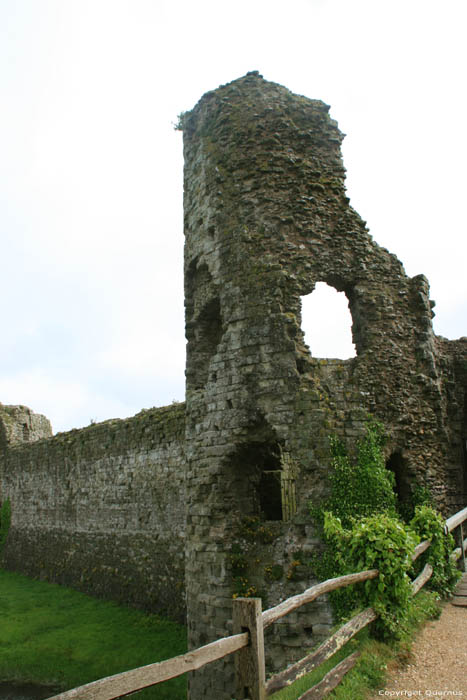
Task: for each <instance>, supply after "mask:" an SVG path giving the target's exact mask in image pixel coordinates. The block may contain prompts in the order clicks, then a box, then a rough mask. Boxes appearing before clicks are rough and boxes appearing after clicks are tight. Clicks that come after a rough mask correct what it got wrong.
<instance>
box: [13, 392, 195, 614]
mask: <svg viewBox="0 0 467 700" xmlns="http://www.w3.org/2000/svg"><path fill="white" fill-rule="evenodd" d="M184 433H185V405H184V404H174V405H173V406H169V407H166V408H158V409H151V410H147V411H142V412H141V413H139V414H137V415H136V416H135V417H134V418H130V419H127V420H112V421H107V422H104V423H99V424H96V425H91V426H89V427H87V428H84V429H82V430H72V431H71V432H67V433H61V434H58V435H57V436H55V437H53V438H50V439H43V440H39V441H37V442H34V443H27V444H17V445H13V446H11V447H10V448H9V449H7V450H5V452H4V456H3V463H2V465H1V486H0V489H1V491H0V493H1V498H2V500H3V499H5V498H9V499H10V501H11V508H12V523H11V529H10V533H9V536H8V541H7V545H6V548H5V553H4V563H5V566H6V567H7V568H9V569H12V570H15V571H20V572H22V573H25V574H27V575H29V576H34V577H39V578H41V579H45V580H49V581H53V582H56V583H61V584H66V585H69V586H72V587H74V588H78V589H79V590H82V591H85V592H87V593H91V594H94V595H98V596H101V597H104V598H112V599H114V600H118V601H120V602H124V603H129V604H133V605H137V606H140V607H142V608H145V609H147V610H150V611H154V612H162V613H164V614H165V615H168V616H170V617H172V618H174V619H177V620H183V619H184V617H185V602H184V589H185V585H184V578H185V574H184V566H185V564H184V534H185V484H184Z"/></svg>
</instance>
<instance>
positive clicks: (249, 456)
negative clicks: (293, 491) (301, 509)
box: [230, 442, 282, 520]
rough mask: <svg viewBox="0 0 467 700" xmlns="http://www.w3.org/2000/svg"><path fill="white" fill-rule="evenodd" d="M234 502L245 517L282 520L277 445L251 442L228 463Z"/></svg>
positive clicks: (280, 468) (242, 447)
mask: <svg viewBox="0 0 467 700" xmlns="http://www.w3.org/2000/svg"><path fill="white" fill-rule="evenodd" d="M230 463H231V466H232V468H233V470H234V474H233V476H234V484H233V488H234V491H235V494H236V495H235V498H236V500H237V505H238V507H239V509H240V511H241V512H242V513H243V514H244V515H259V516H260V517H262V518H263V519H264V520H282V495H281V470H282V466H281V460H280V450H279V445H278V444H277V443H271V442H265V443H263V442H250V443H248V444H245V445H242V446H241V447H239V449H238V450H237V451H236V453H235V454H234V455H233V456H232V458H231V460H230Z"/></svg>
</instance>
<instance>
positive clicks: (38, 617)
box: [0, 570, 186, 700]
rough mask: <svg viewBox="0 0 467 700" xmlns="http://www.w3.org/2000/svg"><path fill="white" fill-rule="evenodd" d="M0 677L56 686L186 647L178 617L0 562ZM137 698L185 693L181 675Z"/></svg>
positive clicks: (169, 698) (165, 699)
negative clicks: (163, 616) (148, 611)
mask: <svg viewBox="0 0 467 700" xmlns="http://www.w3.org/2000/svg"><path fill="white" fill-rule="evenodd" d="M0 620H1V625H0V681H25V682H27V681H31V682H34V683H38V684H45V685H53V686H58V687H60V688H61V689H62V690H65V689H68V688H73V687H75V686H78V685H82V684H84V683H89V682H90V681H93V680H97V679H99V678H103V677H105V676H110V675H113V674H115V673H120V672H122V671H126V670H129V669H132V668H137V667H138V666H144V665H146V664H150V663H154V662H156V661H161V660H162V659H167V658H171V657H172V656H177V655H178V654H183V653H184V652H185V651H186V630H185V628H184V627H182V626H181V625H177V624H176V623H174V622H170V621H168V620H164V619H161V618H160V617H157V616H155V615H148V614H145V613H143V612H141V611H139V610H135V609H133V608H126V607H122V606H119V605H117V604H115V603H112V602H109V601H102V600H97V599H95V598H91V597H89V596H87V595H84V594H83V593H79V592H77V591H74V590H72V589H71V588H65V587H63V586H58V585H55V584H50V583H44V582H41V581H35V580H32V579H29V578H26V577H25V576H21V575H19V574H15V573H11V572H9V571H2V570H0ZM136 697H138V698H144V699H146V698H148V699H149V698H154V700H156V699H157V700H179V699H180V700H185V698H186V677H183V676H182V677H180V678H175V679H173V680H172V681H168V682H166V683H163V684H161V685H159V686H154V687H153V688H148V689H146V690H143V691H140V692H139V693H138V694H137V695H136Z"/></svg>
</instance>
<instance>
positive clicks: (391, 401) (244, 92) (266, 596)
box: [0, 73, 467, 700]
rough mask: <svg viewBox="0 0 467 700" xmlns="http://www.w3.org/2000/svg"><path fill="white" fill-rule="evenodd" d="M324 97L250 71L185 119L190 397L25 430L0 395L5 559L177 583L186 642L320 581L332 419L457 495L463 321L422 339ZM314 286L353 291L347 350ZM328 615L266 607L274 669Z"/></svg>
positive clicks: (400, 469)
mask: <svg viewBox="0 0 467 700" xmlns="http://www.w3.org/2000/svg"><path fill="white" fill-rule="evenodd" d="M328 111H329V108H328V107H327V105H325V104H323V103H322V102H320V101H317V100H309V99H307V98H305V97H302V96H299V95H294V94H292V93H291V92H289V91H288V90H287V89H286V88H284V87H282V86H280V85H276V84H274V83H271V82H268V81H265V80H264V79H263V78H262V77H261V76H260V75H259V74H258V73H250V74H247V75H246V76H245V77H243V78H240V79H239V80H236V81H234V82H232V83H229V84H228V85H224V86H221V87H220V88H219V89H217V90H215V91H212V92H209V93H207V94H206V95H204V96H203V97H202V98H201V100H200V101H199V103H198V104H197V105H196V106H195V107H194V109H193V110H192V111H191V112H188V113H186V114H185V115H183V117H182V119H181V124H180V126H181V128H182V129H183V132H184V155H185V182H184V195H185V199H184V209H185V241H186V243H185V306H186V314H185V315H186V337H187V341H188V344H187V363H186V380H187V384H186V405H185V404H180V405H178V406H172V407H168V408H164V409H152V410H151V411H144V412H142V413H141V414H138V415H137V416H135V417H134V418H132V419H128V420H125V421H109V422H107V423H102V424H98V425H94V426H90V427H88V428H86V429H84V430H80V431H71V432H70V433H65V434H61V435H57V436H56V437H54V438H48V439H39V440H38V441H37V442H32V443H31V444H26V443H24V442H22V441H24V440H27V439H30V438H31V434H32V432H31V428H30V427H29V428H28V429H25V428H24V424H25V423H26V424H27V425H32V422H30V423H28V421H27V420H25V419H24V415H25V414H24V410H23V413H21V415H20V414H18V415H17V416H16V418H17V420H16V423H15V421H14V420H13V418H12V416H13V413H14V411H12V410H9V411H8V410H7V411H6V413H5V411H4V412H3V414H2V411H1V410H0V446H1V447H2V451H3V458H2V461H1V484H0V496H1V498H5V497H7V496H8V497H10V499H11V503H12V513H13V522H12V529H11V533H10V537H9V539H8V544H7V549H6V563H7V565H8V566H9V567H10V568H13V569H17V570H20V571H23V572H25V573H27V574H30V575H33V576H40V577H42V578H48V579H50V580H54V581H57V582H59V583H67V584H70V585H73V586H75V587H78V588H81V589H82V590H86V591H88V592H92V593H94V594H98V595H103V596H107V597H112V598H115V599H117V600H124V601H126V602H130V603H134V604H137V605H142V606H144V607H146V608H148V609H152V610H161V611H164V612H165V613H166V614H167V613H168V614H170V615H171V616H173V617H177V618H179V619H180V618H181V617H182V616H183V614H184V601H183V586H184V583H186V596H187V622H188V633H189V642H190V645H191V646H192V647H198V646H201V645H203V644H205V643H207V642H209V641H212V640H214V639H217V638H219V637H223V636H225V635H226V634H227V633H228V631H229V629H230V628H231V613H232V597H233V596H235V595H244V594H246V595H259V594H261V595H262V596H263V601H264V605H265V606H267V607H270V606H272V605H274V604H276V603H278V602H279V601H280V600H283V599H285V598H287V597H289V596H291V595H293V594H295V593H297V592H301V591H303V590H304V589H305V588H307V587H309V586H310V585H313V583H315V582H316V578H315V576H314V572H313V569H312V567H310V565H309V564H310V561H311V560H312V557H313V555H315V554H316V553H319V551H320V547H321V543H320V541H319V538H318V534H317V532H316V531H315V528H314V525H313V522H312V520H311V518H310V515H309V504H310V501H314V502H315V503H316V502H319V500H320V499H321V498H322V497H323V496H324V495H325V494H326V492H327V488H328V472H329V468H330V455H329V442H328V439H329V435H331V434H335V435H337V436H339V437H340V438H342V440H344V441H345V442H347V443H348V445H349V447H351V446H353V445H354V444H355V442H356V440H357V439H358V438H359V437H361V436H362V435H363V433H364V430H365V422H366V420H367V417H368V415H369V414H371V415H373V416H375V417H376V418H378V419H379V420H380V421H381V422H382V423H383V424H384V427H385V429H386V432H387V435H388V443H387V448H386V449H387V454H386V457H387V464H388V467H389V468H390V469H392V470H393V471H394V473H395V477H396V485H397V492H398V496H399V498H400V499H401V500H402V501H403V500H405V499H407V498H409V496H410V491H411V489H412V488H413V487H414V485H415V484H423V485H426V486H428V487H429V488H430V489H431V491H432V493H433V494H434V496H435V498H436V500H437V502H438V505H439V507H440V508H441V509H442V510H443V511H444V513H445V514H446V515H449V514H451V513H453V512H455V511H456V510H459V508H461V507H463V506H464V505H465V503H466V501H467V499H466V491H467V448H466V444H467V443H466V439H467V339H466V338H462V339H459V340H457V341H448V340H446V339H444V338H439V337H437V336H435V335H434V333H433V328H432V316H433V311H432V309H433V306H434V303H433V302H432V301H431V300H430V298H429V286H428V282H427V280H426V278H425V277H424V276H423V275H418V276H416V277H412V278H410V277H408V276H407V275H406V274H405V271H404V268H403V266H402V264H401V262H400V261H399V260H398V259H397V258H396V257H395V256H394V255H392V254H391V253H389V252H388V251H387V250H386V249H384V248H381V247H380V246H378V245H377V244H376V243H375V242H374V241H373V239H372V238H371V236H370V235H369V232H368V230H367V228H366V224H365V222H363V221H362V220H361V218H360V217H359V216H358V214H357V213H356V212H355V211H354V210H353V209H352V208H351V207H350V206H349V200H348V198H347V196H346V193H345V183H344V180H345V169H344V167H343V163H342V158H341V152H340V144H341V141H342V135H341V134H340V132H339V130H338V127H337V124H336V122H334V121H333V120H332V119H331V118H330V116H329V113H328ZM317 282H326V283H327V284H329V285H331V286H332V287H334V288H335V289H337V290H338V291H340V292H344V293H345V295H346V296H347V299H348V304H349V309H350V312H351V315H352V321H353V325H352V334H353V340H354V344H355V347H356V353H357V354H356V357H355V358H353V359H351V360H345V361H344V360H338V359H332V358H331V359H329V358H316V357H314V355H313V348H312V347H311V348H309V347H307V345H306V344H305V341H304V334H303V332H302V328H301V298H302V297H303V296H305V295H308V294H310V293H312V292H313V290H314V288H315V285H316V283H317ZM5 408H6V409H9V408H10V409H11V407H3V409H5ZM23 408H24V407H23ZM25 410H26V409H25ZM2 415H3V418H2ZM31 420H32V419H31ZM14 423H15V425H16V427H15V425H13V424H14ZM42 427H43V429H44V430H46V427H45V426H42ZM34 436H35V438H38V437H41V434H40V430H39V431H38V432H36V433H35V434H34ZM44 437H45V436H44ZM15 443H16V444H15ZM184 547H185V558H184ZM331 624H332V618H331V614H330V611H329V608H328V606H327V603H326V601H315V602H314V603H312V604H310V605H308V606H305V607H303V608H301V609H300V610H299V611H296V612H295V613H293V614H292V615H291V616H289V617H287V618H285V620H283V621H281V622H280V623H278V624H276V625H274V626H273V627H272V628H271V629H269V630H268V631H267V643H266V650H267V661H268V668H270V669H274V668H279V667H283V666H284V665H285V664H286V663H287V661H290V660H293V659H294V658H297V657H300V656H302V649H303V648H309V647H310V646H313V645H314V644H316V643H317V642H318V641H319V640H320V638H322V637H323V636H326V635H327V633H328V631H329V628H330V626H331ZM232 689H233V665H232V660H231V659H227V660H223V661H220V662H216V663H215V664H210V665H209V666H208V667H206V668H205V669H202V670H200V671H197V672H195V673H194V674H191V679H190V697H191V700H201V699H202V698H205V699H208V698H213V697H215V698H217V699H218V700H230V698H231V697H232Z"/></svg>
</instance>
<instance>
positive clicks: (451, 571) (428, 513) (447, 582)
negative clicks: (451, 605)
mask: <svg viewBox="0 0 467 700" xmlns="http://www.w3.org/2000/svg"><path fill="white" fill-rule="evenodd" d="M410 527H411V528H412V530H414V531H415V532H416V533H417V534H418V535H419V537H420V539H421V540H422V541H423V540H430V541H431V545H430V547H428V549H427V550H426V552H424V553H423V554H422V555H421V556H420V557H419V559H418V560H417V562H418V561H419V562H420V563H419V564H418V568H421V567H422V566H424V565H425V564H430V565H431V566H432V567H433V574H432V576H431V578H430V588H431V589H432V590H434V591H437V592H438V593H440V594H441V595H442V596H446V595H449V593H451V591H452V590H453V588H454V586H455V584H456V582H457V581H458V579H459V577H460V575H461V572H460V571H459V570H458V569H457V568H456V565H455V563H454V562H453V561H452V559H451V556H450V555H451V552H452V550H453V549H454V546H455V543H454V537H453V536H452V535H451V534H450V533H449V534H448V535H446V534H445V533H444V520H443V517H442V515H441V514H440V513H438V512H437V511H435V510H434V508H431V507H430V506H418V507H417V508H416V509H415V515H414V517H413V518H412V520H411V521H410Z"/></svg>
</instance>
